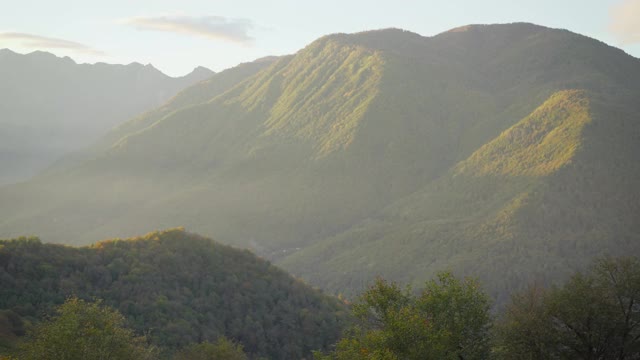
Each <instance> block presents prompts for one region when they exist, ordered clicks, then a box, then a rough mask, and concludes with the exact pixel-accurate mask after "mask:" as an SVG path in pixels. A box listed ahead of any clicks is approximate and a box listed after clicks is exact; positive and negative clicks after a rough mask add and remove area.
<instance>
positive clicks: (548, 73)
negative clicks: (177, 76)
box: [0, 24, 640, 296]
mask: <svg viewBox="0 0 640 360" xmlns="http://www.w3.org/2000/svg"><path fill="white" fill-rule="evenodd" d="M183 94H185V96H184V97H182V98H181V99H180V102H177V100H176V102H172V103H169V104H167V105H166V106H164V107H162V108H160V109H158V110H156V111H154V112H151V113H149V114H146V115H145V116H143V117H141V118H138V119H135V120H133V121H132V122H129V123H127V124H125V125H123V127H121V128H120V129H119V130H118V131H120V132H118V131H116V132H113V133H111V134H110V135H109V137H107V138H106V139H107V140H108V141H107V143H108V145H105V144H104V143H103V144H102V145H101V146H102V147H100V149H99V151H96V152H94V153H92V154H91V156H85V157H84V158H83V159H84V160H83V161H79V162H78V163H76V164H74V165H73V166H70V167H67V168H65V169H64V171H62V170H61V171H57V172H55V171H53V172H49V173H47V174H43V175H42V176H39V177H38V178H36V179H34V180H33V181H31V182H29V183H25V184H22V185H19V186H12V187H6V188H4V189H2V190H0V234H2V235H4V236H5V237H6V236H17V235H20V234H28V233H30V234H38V235H41V236H42V237H43V239H45V240H47V241H55V242H67V243H81V242H86V241H89V240H94V239H99V238H104V237H110V236H122V235H124V234H125V233H131V232H140V231H146V230H147V229H149V228H158V227H171V226H177V225H184V226H187V227H188V228H189V229H192V230H194V231H198V232H202V233H204V234H216V236H217V238H218V239H220V240H221V241H222V242H225V243H231V244H235V245H240V246H251V247H253V248H254V249H255V250H256V251H258V252H260V253H261V254H264V255H265V256H268V257H269V258H271V259H273V260H274V261H276V262H278V263H279V264H282V265H283V266H284V267H285V268H286V269H288V270H291V271H293V272H294V273H295V274H296V275H301V276H303V277H305V278H308V279H310V280H311V281H313V283H314V284H316V285H320V286H323V287H326V288H329V289H331V290H332V291H340V292H347V293H354V292H357V291H358V290H359V289H361V288H362V287H363V285H364V284H365V283H366V282H368V281H370V280H371V279H372V278H373V277H374V276H375V275H383V276H385V277H389V278H392V279H395V280H402V281H406V282H419V281H421V280H424V279H426V278H429V277H431V276H432V275H433V273H434V270H441V269H443V268H451V269H452V270H454V271H456V272H459V273H464V274H474V275H476V276H480V277H481V278H482V280H484V281H486V282H487V285H488V289H489V290H490V291H491V292H492V294H493V295H495V296H500V295H501V294H506V293H507V291H506V290H511V289H512V288H514V287H516V288H517V287H519V286H522V284H526V283H527V282H528V281H529V280H531V278H537V277H541V280H543V281H546V280H548V279H556V278H562V276H563V275H565V274H568V273H569V272H570V271H572V270H573V269H574V268H575V267H580V266H582V265H583V264H586V262H587V261H588V260H589V259H590V258H591V257H592V256H594V255H596V254H600V253H603V252H607V253H623V252H624V253H629V254H637V253H638V251H639V249H638V245H637V244H640V241H638V240H640V239H638V236H640V235H639V234H640V231H638V230H639V229H638V226H639V225H638V222H637V221H636V220H635V219H637V218H638V217H639V216H640V211H639V208H638V204H640V202H639V201H638V199H639V197H640V191H639V189H640V186H638V185H640V171H639V170H640V169H639V167H638V164H637V161H636V156H637V154H638V153H640V149H639V148H638V147H639V146H640V145H639V144H640V142H639V141H638V134H639V133H640V123H639V122H638V118H637V114H638V112H639V110H640V108H639V106H640V105H639V103H638V101H637V99H638V98H640V61H639V60H638V59H635V58H633V57H631V56H629V55H627V54H625V53H624V52H622V51H620V50H619V49H615V48H612V47H609V46H607V45H605V44H603V43H601V42H598V41H595V40H593V39H590V38H587V37H584V36H580V35H578V34H574V33H571V32H569V31H565V30H556V29H549V28H544V27H540V26H536V25H532V24H507V25H487V26H482V25H478V26H468V27H463V28H458V29H454V30H452V31H449V32H446V33H443V34H440V35H437V36H434V37H430V38H427V37H422V36H420V35H417V34H414V33H410V32H406V31H401V30H394V29H390V30H380V31H372V32H365V33H359V34H351V35H346V34H336V35H330V36H326V37H323V38H321V39H319V40H317V41H315V42H314V43H312V44H310V45H309V46H307V47H306V48H305V49H303V50H301V51H300V52H299V53H297V54H295V55H292V56H287V57H283V58H280V59H278V60H277V61H276V62H274V63H273V64H271V65H270V66H269V67H267V68H265V69H263V70H261V71H260V72H258V73H257V74H256V75H255V76H253V77H251V78H248V79H247V80H246V81H244V82H241V83H239V84H238V85H236V86H235V87H232V88H230V89H228V90H227V91H225V92H223V93H220V92H217V91H210V92H209V90H207V89H205V88H202V87H200V86H199V85H197V86H196V87H194V88H192V89H190V90H188V91H185V92H184V93H183ZM163 109H164V110H163ZM165 110H166V111H165ZM69 228H73V229H74V231H75V232H74V235H73V236H70V235H69V234H68V230H67V229H69Z"/></svg>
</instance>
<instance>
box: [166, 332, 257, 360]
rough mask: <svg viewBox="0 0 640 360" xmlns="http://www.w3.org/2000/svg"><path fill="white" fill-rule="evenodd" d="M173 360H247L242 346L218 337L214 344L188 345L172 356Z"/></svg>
mask: <svg viewBox="0 0 640 360" xmlns="http://www.w3.org/2000/svg"><path fill="white" fill-rule="evenodd" d="M173 360H247V355H246V354H245V353H244V351H243V350H242V345H240V344H234V343H233V342H232V341H229V340H228V339H227V338H225V337H220V338H218V340H216V342H214V343H210V342H203V343H199V344H192V345H189V346H187V347H186V348H185V349H183V350H180V351H179V352H178V353H177V354H176V355H174V357H173Z"/></svg>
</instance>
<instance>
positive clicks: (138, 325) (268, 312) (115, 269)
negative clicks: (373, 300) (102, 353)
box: [0, 229, 348, 359]
mask: <svg viewBox="0 0 640 360" xmlns="http://www.w3.org/2000/svg"><path fill="white" fill-rule="evenodd" d="M0 284H2V286H1V287H0V316H3V317H0V320H3V319H5V318H6V319H8V320H7V321H5V322H3V321H0V342H1V340H3V339H7V338H8V339H9V340H11V339H13V337H10V336H9V335H6V333H9V332H11V331H15V332H19V333H18V334H17V335H22V333H21V331H22V332H23V331H24V327H26V325H23V326H22V327H21V326H16V325H15V324H19V323H20V322H22V323H23V324H26V323H33V322H37V321H40V320H42V316H43V315H44V314H47V313H49V314H50V313H51V310H52V309H53V307H54V306H56V305H59V304H61V303H62V302H63V301H64V300H65V299H66V298H67V297H69V296H72V295H74V296H78V297H81V298H84V299H87V300H93V299H94V298H98V299H103V300H104V303H105V304H106V305H109V306H112V307H114V308H115V309H118V310H119V311H120V312H121V313H122V314H123V315H124V316H125V317H126V319H127V322H128V325H129V326H130V327H132V328H133V329H135V330H136V332H137V333H138V334H146V335H147V336H148V337H149V338H150V340H151V343H152V344H154V345H156V346H159V347H160V348H161V350H163V352H166V353H171V351H172V350H175V349H179V348H182V347H185V346H186V345H188V344H190V343H200V342H203V341H205V340H208V341H214V340H215V339H217V338H218V337H220V336H226V337H228V338H230V339H234V340H235V341H239V342H240V343H242V344H243V345H244V349H245V351H246V352H247V353H249V354H251V355H252V356H253V357H257V356H263V357H267V358H269V359H300V358H303V357H304V356H308V355H309V354H310V351H311V350H317V349H320V348H328V346H329V345H331V344H333V343H334V342H335V341H336V340H337V339H338V337H339V336H340V332H341V330H342V328H343V327H344V326H345V325H346V324H347V321H348V315H347V312H346V311H345V310H346V309H345V307H344V305H343V304H342V303H341V302H339V301H338V300H337V299H335V298H331V297H328V296H326V295H322V294H321V293H320V292H319V291H317V290H313V289H311V288H310V287H308V286H307V285H305V284H304V283H302V282H301V281H299V280H296V279H294V278H292V277H291V276H289V275H288V274H287V273H285V272H284V271H282V270H280V269H278V268H276V267H275V266H273V265H271V264H270V263H269V262H267V261H265V260H262V259H259V258H257V257H256V256H255V255H253V254H252V253H250V252H249V251H246V250H238V249H234V248H231V247H228V246H225V245H221V244H218V243H215V242H213V241H211V240H209V239H207V238H203V237H200V236H197V235H194V234H189V233H185V232H184V231H182V230H177V229H176V230H169V231H163V232H155V233H150V234H147V235H145V236H142V237H138V238H131V239H126V240H121V239H115V240H108V241H102V242H99V243H97V244H94V245H91V246H87V247H80V248H74V247H68V246H61V245H53V244H42V243H41V242H39V241H38V240H37V239H19V240H3V241H0ZM16 317H18V318H20V319H21V320H20V321H13V326H10V325H11V323H10V322H9V320H11V319H14V320H15V318H16ZM1 345H2V344H1V343H0V347H1Z"/></svg>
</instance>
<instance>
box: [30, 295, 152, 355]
mask: <svg viewBox="0 0 640 360" xmlns="http://www.w3.org/2000/svg"><path fill="white" fill-rule="evenodd" d="M124 324H125V319H124V317H123V316H122V315H121V314H120V313H119V312H118V311H116V310H114V309H111V308H109V307H107V306H104V305H103V304H102V303H101V302H100V301H97V302H93V303H91V302H85V301H84V300H80V299H78V298H75V297H73V298H69V299H68V300H67V301H66V302H65V303H64V304H62V305H61V306H59V307H58V308H57V315H56V316H54V317H52V318H51V319H49V320H48V321H45V322H42V323H40V324H39V325H38V326H36V327H35V328H34V329H33V330H32V331H31V332H30V334H29V335H28V337H27V340H26V341H25V342H24V343H23V344H21V346H20V352H19V358H20V359H21V360H32V359H33V360H78V359H83V360H94V359H95V360H128V359H130V360H144V359H151V358H152V355H153V352H152V349H151V348H149V347H147V346H146V344H145V339H144V338H141V337H136V336H135V335H134V333H133V331H132V330H131V329H128V328H126V327H125V325H124Z"/></svg>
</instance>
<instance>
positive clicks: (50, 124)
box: [0, 49, 214, 184]
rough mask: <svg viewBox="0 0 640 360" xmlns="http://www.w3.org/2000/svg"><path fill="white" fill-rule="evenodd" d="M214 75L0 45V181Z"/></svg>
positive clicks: (40, 165)
mask: <svg viewBox="0 0 640 360" xmlns="http://www.w3.org/2000/svg"><path fill="white" fill-rule="evenodd" d="M213 74H214V73H213V72H212V71H211V70H209V69H206V68H203V67H198V68H196V69H195V70H193V72H191V73H190V74H188V75H186V76H183V77H179V78H171V77H169V76H167V75H165V74H163V73H161V72H160V71H158V70H157V69H155V68H154V67H153V66H151V65H146V66H143V65H141V64H138V63H133V64H129V65H109V64H104V63H98V64H94V65H89V64H76V63H75V62H74V61H73V60H71V59H70V58H68V57H65V58H59V57H56V56H55V55H53V54H50V53H46V52H42V51H36V52H33V53H30V54H26V55H21V54H17V53H14V52H12V51H11V50H8V49H1V50H0V168H1V169H2V170H0V184H5V183H11V182H16V181H21V180H25V179H27V178H29V177H30V176H32V175H34V174H35V173H36V172H38V171H40V170H42V169H44V168H45V167H47V166H49V165H51V164H52V163H53V161H55V160H56V159H58V158H60V157H61V156H62V155H63V154H65V153H68V152H70V151H74V150H79V149H80V148H82V147H84V146H87V145H89V144H91V143H93V142H95V141H96V140H97V139H98V138H99V137H100V136H102V135H104V134H105V133H106V132H107V131H108V130H109V129H111V128H112V127H114V126H115V125H118V124H120V123H121V122H124V121H125V120H127V119H129V118H131V117H132V116H134V115H136V114H138V113H140V112H143V111H145V110H149V109H152V108H155V107H157V106H159V105H161V104H162V103H164V102H165V101H166V100H168V99H169V98H171V97H172V96H174V95H175V94H176V93H177V92H178V91H180V90H182V89H183V88H185V87H187V86H190V85H192V84H195V83H197V82H199V81H201V80H204V79H207V78H210V77H211V76H212V75H213Z"/></svg>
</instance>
